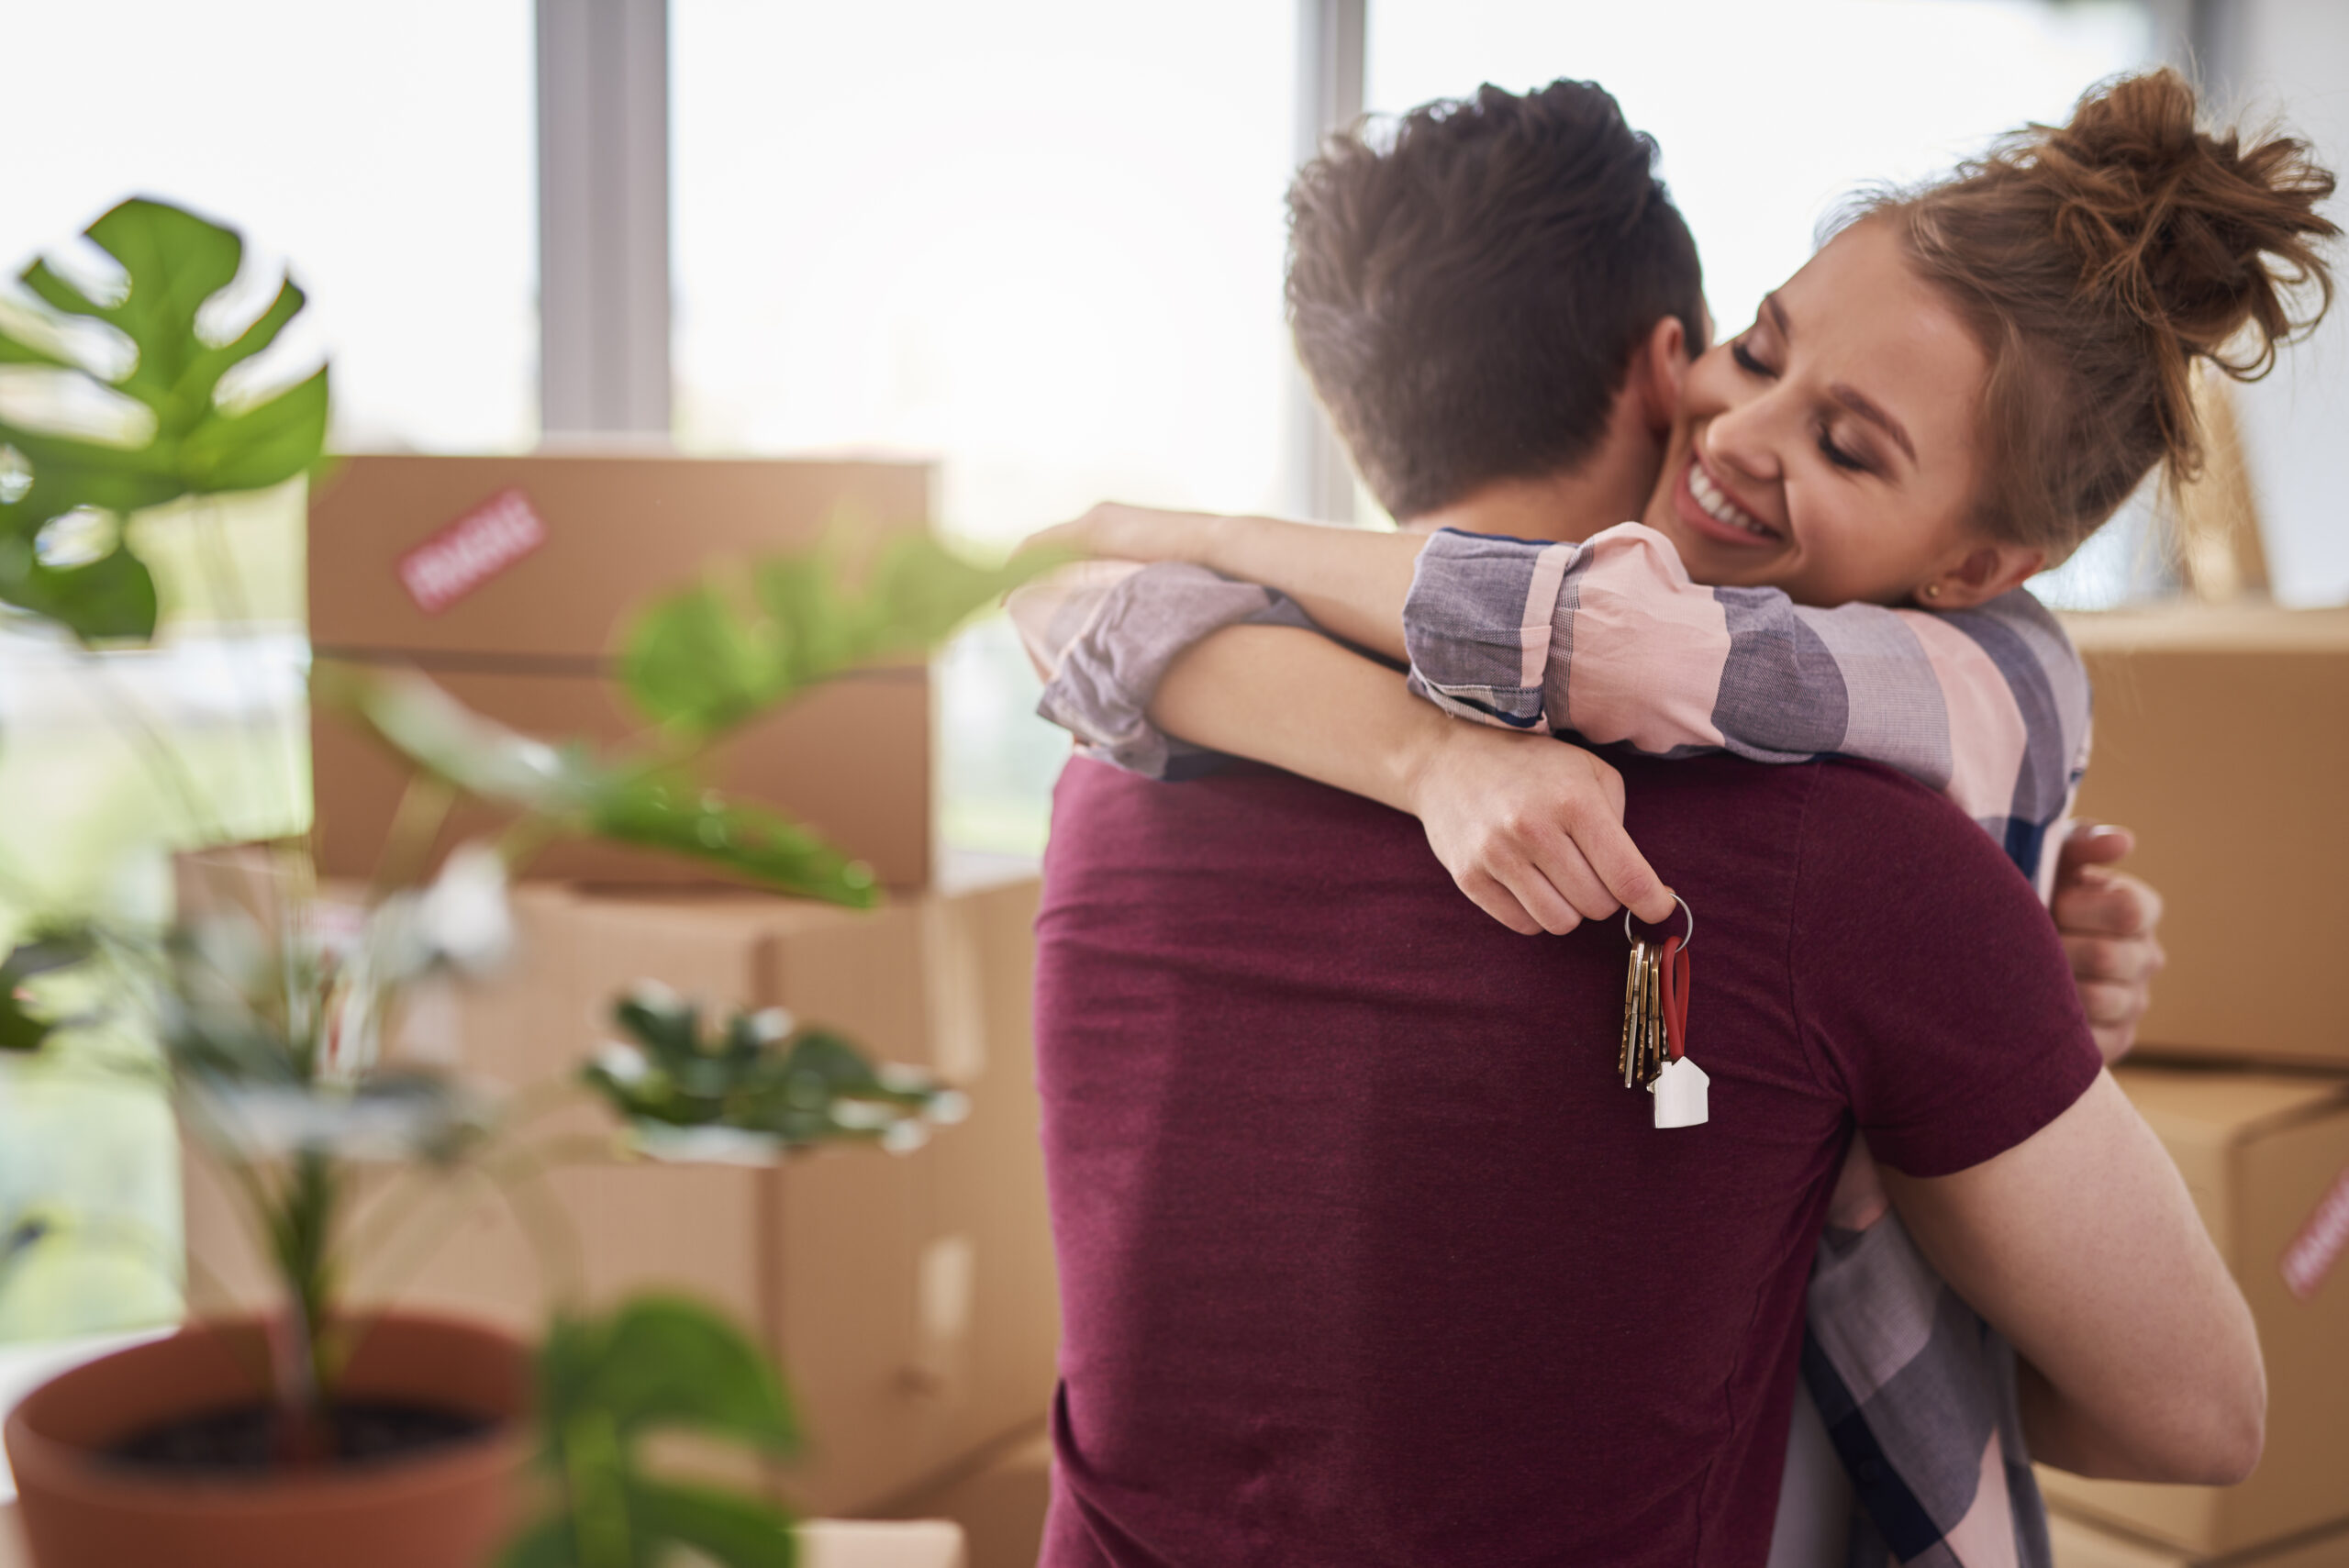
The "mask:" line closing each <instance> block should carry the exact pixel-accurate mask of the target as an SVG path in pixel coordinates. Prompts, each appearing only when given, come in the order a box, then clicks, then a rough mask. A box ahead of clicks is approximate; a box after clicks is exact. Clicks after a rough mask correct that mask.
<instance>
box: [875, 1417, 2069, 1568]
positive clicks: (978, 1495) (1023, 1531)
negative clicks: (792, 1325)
mask: <svg viewBox="0 0 2349 1568" xmlns="http://www.w3.org/2000/svg"><path fill="white" fill-rule="evenodd" d="M1051 1503H1052V1437H1051V1435H1050V1433H1048V1432H1044V1431H1038V1432H1033V1433H1030V1434H1029V1435H1027V1436H1025V1437H1020V1438H1017V1439H1014V1440H1010V1441H1008V1442H1007V1443H1004V1444H1002V1445H1000V1446H998V1447H996V1449H994V1450H992V1451H989V1452H988V1453H987V1454H985V1455H984V1456H983V1457H982V1458H981V1460H980V1461H979V1462H976V1463H974V1464H972V1465H970V1466H969V1467H967V1468H966V1469H965V1470H964V1471H963V1473H960V1474H956V1475H952V1476H950V1477H947V1478H945V1479H944V1480H942V1481H941V1482H940V1483H939V1484H938V1485H935V1486H933V1487H931V1488H930V1489H929V1490H927V1491H925V1492H923V1493H921V1494H920V1495H919V1496H914V1497H910V1498H907V1499H906V1500H905V1501H904V1502H903V1503H902V1504H900V1505H899V1506H897V1507H896V1508H894V1509H893V1510H892V1513H893V1514H895V1515H896V1516H899V1517H903V1518H938V1519H952V1521H953V1522H954V1523H955V1524H957V1525H960V1526H961V1527H962V1529H963V1551H964V1552H965V1554H966V1561H967V1563H968V1568H1036V1558H1037V1556H1038V1554H1039V1553H1040V1552H1041V1551H1042V1550H1043V1545H1044V1512H1045V1509H1046V1508H1047V1507H1050V1506H1051ZM2058 1568H2068V1565H2063V1564H2059V1565H2058Z"/></svg>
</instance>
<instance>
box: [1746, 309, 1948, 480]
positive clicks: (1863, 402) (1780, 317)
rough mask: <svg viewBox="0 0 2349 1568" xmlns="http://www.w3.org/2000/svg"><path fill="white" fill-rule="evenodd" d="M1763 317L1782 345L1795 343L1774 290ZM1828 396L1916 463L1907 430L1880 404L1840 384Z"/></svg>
mask: <svg viewBox="0 0 2349 1568" xmlns="http://www.w3.org/2000/svg"><path fill="white" fill-rule="evenodd" d="M1762 314H1763V315H1765V316H1766V317H1769V318H1770V325H1771V326H1773V327H1775V328H1777V329H1778V337H1779V339H1781V340H1782V341H1785V342H1789V343H1790V342H1792V341H1794V336H1795V335H1794V329H1793V327H1792V325H1791V324H1790V323H1789V322H1788V321H1787V307H1786V306H1783V305H1780V304H1779V303H1778V295H1777V292H1776V290H1772V291H1771V292H1770V293H1768V294H1765V295H1763V296H1762ZM1827 395H1828V396H1830V397H1831V398H1833V399H1834V400H1835V401H1836V402H1838V403H1840V404H1842V406H1844V407H1846V408H1848V409H1850V410H1851V411H1852V412H1853V413H1854V414H1855V415H1857V416H1858V417H1861V418H1863V419H1865V420H1866V421H1867V422H1868V423H1869V424H1871V425H1874V426H1876V427H1877V428H1879V429H1881V430H1883V431H1884V433H1885V434H1886V435H1887V436H1890V437H1891V438H1892V439H1893V440H1894V441H1895V442H1897V443H1898V445H1899V448H1900V450H1902V451H1904V452H1907V453H1908V454H1909V462H1911V463H1914V462H1916V461H1917V448H1916V446H1915V444H1914V443H1913V442H1911V441H1910V440H1909V431H1908V429H1907V428H1906V427H1904V426H1903V425H1902V424H1901V423H1900V421H1899V420H1898V419H1896V418H1894V417H1892V416H1891V415H1890V414H1888V413H1887V412H1886V411H1885V408H1884V406H1883V405H1882V404H1880V403H1878V402H1876V399H1874V398H1872V397H1870V396H1869V395H1867V394H1866V393H1865V392H1862V391H1861V390H1860V389H1859V388H1858V387H1855V386H1853V385H1851V384H1848V383H1845V382H1840V381H1839V382H1837V383H1836V384H1834V385H1832V386H1831V387H1829V388H1828V389H1827Z"/></svg>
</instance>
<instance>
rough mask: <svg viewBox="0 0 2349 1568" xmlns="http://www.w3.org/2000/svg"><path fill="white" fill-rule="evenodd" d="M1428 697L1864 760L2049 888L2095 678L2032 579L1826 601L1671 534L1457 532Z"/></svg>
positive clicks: (1416, 622) (1433, 627)
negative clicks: (1749, 579) (1984, 589)
mask: <svg viewBox="0 0 2349 1568" xmlns="http://www.w3.org/2000/svg"><path fill="white" fill-rule="evenodd" d="M1404 631H1405V641H1406V644H1407V646H1408V649H1409V651H1410V655H1411V689H1412V690H1413V691H1414V692H1416V693H1418V694H1419V695H1421V696H1424V697H1426V698H1428V699H1429V700H1430V701H1431V702H1433V703H1435V704H1436V705H1437V706H1440V707H1442V708H1444V709H1445V710H1446V711H1448V712H1450V713H1452V714H1453V715H1455V716H1457V717H1463V718H1470V719H1475V720H1478V721H1480V722H1483V723H1486V724H1493V725H1498V726H1501V727H1504V728H1513V729H1534V728H1547V729H1551V730H1553V731H1564V732H1571V733H1573V734H1575V735H1578V736H1580V737H1582V738H1583V739H1584V740H1589V741H1592V742H1594V743H1597V744H1611V743H1615V742H1625V743H1628V744H1630V745H1632V746H1635V747H1637V748H1638V749H1640V750H1641V751H1647V752H1651V753H1653V754H1655V755H1659V756H1675V755H1681V754H1684V753H1687V752H1691V751H1732V752H1735V753H1737V754H1738V755H1740V756H1744V757H1751V758H1753V759H1754V760H1756V761H1758V762H1803V761H1808V760H1809V759H1810V758H1813V757H1822V756H1831V755H1834V756H1846V757H1858V758H1864V759H1865V760H1867V761H1869V762H1882V763H1884V764H1886V765H1887V766H1889V767H1893V768H1897V769H1898V770H1899V771H1900V772H1902V773H1907V774H1909V776H1910V777H1911V778H1914V779H1916V780H1917V781H1918V782H1920V783H1921V784H1925V785H1926V786H1927V787H1929V788H1932V789H1934V790H1938V791H1940V792H1942V793H1943V794H1946V795H1949V796H1950V797H1951V798H1952V799H1953V800H1954V801H1955V802H1956V803H1957V805H1958V806H1960V807H1961V808H1962V809H1964V811H1965V814H1966V815H1967V816H1969V817H1973V818H1974V819H1975V820H1976V822H1978V823H1980V824H1981V825H1982V827H1983V828H1985V829H1986V830H1987V832H1988V833H1989V834H1990V835H1991V837H1992V838H1994V839H1996V840H1998V842H1999V844H2000V845H2001V846H2002V847H2003V848H2004V849H2005V850H2006V851H2007V853H2008V855H2009V857H2010V858H2012V859H2013V860H2014V862H2015V863H2016V864H2017V865H2018V866H2020V867H2021V869H2022V872H2023V873H2024V874H2025V875H2026V876H2030V877H2032V878H2033V879H2034V880H2041V881H2042V886H2043V888H2044V883H2043V880H2042V879H2041V878H2040V873H2041V871H2042V865H2043V862H2046V861H2051V860H2052V856H2051V855H2050V854H2048V853H2047V851H2048V847H2049V846H2048V839H2049V835H2050V833H2051V831H2052V830H2054V828H2055V827H2056V825H2057V824H2058V823H2059V822H2060V821H2061V820H2062V819H2063V817H2065V813H2066V811H2067V810H2068V808H2069V805H2070V801H2071V799H2072V796H2073V794H2074V792H2075V790H2076V787H2077V785H2078V783H2079V778H2080V773H2081V771H2082V770H2083V769H2084V768H2085V767H2086V765H2087V746H2088V683H2087V672H2086V671H2085V670H2084V669H2083V668H2082V666H2081V663H2080V660H2079V655H2078V654H2077V652H2076V651H2074V649H2073V648H2072V645H2071V640H2070V639H2068V638H2066V637H2065V635H2064V630H2063V628H2061V627H2060V626H2058V625H2057V624H2056V621H2055V617H2054V616H2052V615H2050V614H2049V613H2048V612H2047V610H2046V608H2045V607H2044V606H2042V605H2041V604H2040V603H2039V601H2038V600H2036V599H2034V598H2032V596H2031V595H2029V594H2028V593H2025V592H2023V591H2021V590H2020V589H2018V590H2016V591H2015V592H2013V593H2010V594H2007V595H2002V596H2000V597H1999V598H1997V599H1994V600H1992V601H1991V602H1990V603H1988V604H1986V605H1983V606H1979V607H1977V608H1975V609H1970V610H1958V611H1950V612H1927V611H1922V610H1896V609H1889V608H1887V607H1885V606H1881V605H1843V606H1838V607H1836V608H1833V609H1817V608H1813V607H1811V606H1806V605H1798V604H1796V603H1795V602H1794V601H1792V600H1791V599H1789V598H1787V595H1785V594H1784V593H1782V592H1780V591H1778V590H1777V589H1775V588H1712V587H1707V586H1705V585H1703V584H1698V583H1695V582H1692V581H1690V579H1689V576H1688V573H1687V569H1686V568H1685V567H1683V566H1682V565H1681V563H1680V556H1679V553H1678V552H1677V551H1676V550H1674V549H1673V547H1672V544H1671V542H1670V541H1669V540H1667V539H1665V538H1664V536H1663V535H1662V534H1659V533H1657V532H1656V531H1655V530H1654V529H1653V528H1645V527H1643V526H1642V525H1640V524H1638V523H1625V524H1622V525H1621V526H1620V527H1617V528H1609V529H1608V530H1607V531H1606V532H1604V533H1601V534H1598V535H1597V536H1595V537H1593V538H1592V539H1590V540H1589V541H1588V542H1587V543H1585V544H1580V545H1575V544H1560V543H1555V542H1551V541H1545V540H1539V539H1502V538H1498V537H1495V536H1492V535H1485V534H1466V533H1459V532H1455V531H1453V530H1451V529H1445V530H1443V531H1442V532H1440V533H1437V534H1436V535H1434V536H1433V537H1432V538H1431V539H1430V540H1429V543H1428V546H1427V548H1426V549H1425V550H1422V551H1421V552H1420V554H1419V572H1418V575H1417V577H1416V578H1415V579H1414V581H1413V584H1412V587H1411V595H1410V598H1409V601H1408V606H1407V607H1406V609H1405V613H1404Z"/></svg>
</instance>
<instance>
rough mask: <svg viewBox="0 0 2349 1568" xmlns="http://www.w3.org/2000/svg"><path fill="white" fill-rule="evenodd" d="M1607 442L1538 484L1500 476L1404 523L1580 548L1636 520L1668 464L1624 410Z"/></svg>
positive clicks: (1402, 522)
mask: <svg viewBox="0 0 2349 1568" xmlns="http://www.w3.org/2000/svg"><path fill="white" fill-rule="evenodd" d="M1614 423H1615V425H1616V427H1618V428H1610V429H1609V431H1608V433H1607V436H1606V438H1605V439H1602V440H1601V441H1600V442H1599V444H1598V450H1595V451H1593V452H1592V453H1591V454H1590V455H1589V456H1588V457H1587V458H1586V459H1584V460H1583V461H1582V462H1579V463H1576V464H1575V466H1574V467H1572V468H1569V469H1561V470H1559V471H1558V472H1556V473H1546V474H1543V475H1542V476H1541V477H1540V478H1536V479H1496V480H1494V481H1493V482H1492V483H1490V484H1486V485H1483V486H1480V487H1479V488H1477V489H1475V490H1472V491H1470V492H1469V493H1468V494H1467V495H1464V496H1462V497H1461V498H1460V499H1459V500H1457V501H1454V502H1453V503H1452V504H1451V505H1450V506H1439V507H1437V508H1436V509H1435V510H1434V511H1432V512H1423V513H1421V514H1419V516H1418V517H1408V518H1404V519H1401V520H1400V526H1401V527H1403V528H1408V529H1410V530H1413V531H1415V532H1419V531H1424V532H1429V533H1432V532H1433V531H1434V530H1436V529H1437V528H1457V529H1459V530H1460V531H1461V532H1463V533H1471V534H1506V535H1508V537H1509V538H1511V539H1562V540H1565V541H1568V542H1571V543H1575V544H1579V543H1581V542H1582V541H1583V540H1584V539H1588V538H1589V537H1590V536H1591V535H1593V534H1595V533H1597V532H1598V531H1599V530H1600V529H1602V528H1613V527H1614V526H1615V525H1616V524H1617V523H1626V522H1633V521H1636V520H1637V519H1638V518H1639V517H1640V515H1641V514H1642V512H1643V511H1644V510H1645V509H1646V507H1647V500H1648V492H1649V491H1651V490H1653V488H1654V487H1655V478H1656V471H1657V469H1658V468H1660V467H1661V466H1662V464H1663V461H1664V454H1663V450H1662V443H1661V441H1660V440H1658V439H1656V438H1655V437H1653V435H1651V434H1650V433H1649V432H1647V431H1646V430H1644V429H1643V428H1635V427H1634V426H1633V425H1631V422H1629V421H1627V420H1625V419H1624V418H1623V417H1621V415H1620V411H1619V414H1618V417H1617V418H1616V420H1615V421H1614Z"/></svg>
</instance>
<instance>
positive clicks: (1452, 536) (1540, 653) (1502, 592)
mask: <svg viewBox="0 0 2349 1568" xmlns="http://www.w3.org/2000/svg"><path fill="white" fill-rule="evenodd" d="M1581 550H1582V547H1581V546H1579V545H1573V544H1559V543H1551V542H1544V541H1541V540H1535V539H1503V538H1501V537H1499V536H1497V535H1493V534H1466V533H1461V532H1459V531H1457V530H1456V529H1453V528H1440V529H1438V530H1437V531H1436V532H1435V533H1434V534H1432V535H1431V536H1430V537H1429V539H1428V542H1427V547H1426V548H1425V549H1424V550H1420V551H1419V565H1418V568H1417V569H1416V571H1415V572H1414V573H1413V574H1412V577H1411V592H1410V595H1409V597H1408V599H1407V600H1406V602H1405V605H1404V611H1403V645H1404V648H1405V650H1406V651H1408V653H1409V654H1410V659H1411V674H1410V685H1411V690H1412V691H1413V692H1414V693H1415V694H1416V695H1419V696H1422V697H1425V698H1427V699H1428V701H1430V702H1431V703H1433V704H1435V705H1436V706H1438V707H1440V708H1442V709H1443V710H1444V711H1445V712H1446V713H1449V714H1451V715H1453V717H1457V718H1466V719H1473V720H1475V721H1476V722H1478V723H1480V724H1489V725H1493V726H1495V727H1497V728H1502V729H1540V728H1563V724H1564V719H1563V716H1560V717H1558V718H1557V719H1556V720H1554V721H1553V718H1552V717H1551V716H1550V714H1549V712H1548V708H1547V705H1546V704H1545V703H1544V701H1543V698H1542V687H1543V684H1544V676H1545V675H1546V673H1547V672H1548V669H1549V662H1550V639H1551V627H1552V623H1553V621H1554V620H1555V618H1556V616H1557V609H1558V595H1559V591H1560V589H1561V588H1562V587H1563V586H1564V583H1565V580H1566V575H1567V573H1568V572H1569V571H1570V570H1571V569H1572V567H1573V565H1574V563H1575V559H1576V557H1577V556H1578V555H1579V554H1580V553H1581Z"/></svg>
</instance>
